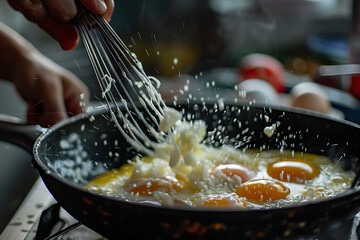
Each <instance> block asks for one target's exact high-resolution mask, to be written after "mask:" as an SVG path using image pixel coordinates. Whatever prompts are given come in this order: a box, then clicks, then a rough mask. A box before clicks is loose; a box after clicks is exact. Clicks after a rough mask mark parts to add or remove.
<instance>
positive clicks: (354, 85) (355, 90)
mask: <svg viewBox="0 0 360 240" xmlns="http://www.w3.org/2000/svg"><path fill="white" fill-rule="evenodd" d="M349 92H350V93H351V94H352V95H354V97H356V98H360V75H353V76H352V77H351V85H350V89H349Z"/></svg>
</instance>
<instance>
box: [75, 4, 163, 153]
mask: <svg viewBox="0 0 360 240" xmlns="http://www.w3.org/2000/svg"><path fill="white" fill-rule="evenodd" d="M75 27H76V28H77V30H78V32H79V35H80V38H81V39H82V41H83V44H84V47H85V49H86V52H87V54H88V57H89V60H90V63H91V65H92V68H93V70H94V72H95V75H96V78H97V80H98V83H99V85H100V88H101V91H102V97H103V99H104V100H105V101H106V103H107V105H108V107H109V109H110V113H111V115H112V119H113V120H114V122H115V124H116V126H117V128H118V129H119V131H120V132H121V134H122V135H123V136H124V137H125V138H126V140H127V141H128V142H129V143H130V144H131V145H132V146H133V147H134V148H135V149H137V150H139V151H141V152H143V153H144V154H146V155H151V154H153V151H154V149H155V147H156V146H157V145H158V144H159V143H161V142H162V141H164V139H165V137H164V136H165V133H164V132H163V131H161V130H159V124H160V121H161V120H162V119H163V118H164V115H165V114H166V113H165V111H166V108H167V107H166V105H165V103H164V101H163V100H162V98H161V95H160V93H159V92H158V91H157V89H156V88H155V87H154V84H156V86H157V87H158V86H159V85H160V82H159V81H158V80H157V79H156V78H154V77H151V76H148V75H147V74H146V73H145V72H144V70H143V67H142V64H141V62H140V61H138V59H137V57H136V55H135V54H134V53H132V52H131V51H130V50H129V49H128V47H127V46H126V45H125V43H124V42H123V41H122V40H121V39H120V37H119V36H118V35H117V34H116V32H115V31H114V29H113V28H112V27H111V26H110V24H109V23H108V22H107V21H106V20H105V19H104V18H103V17H101V16H99V15H96V14H93V13H91V12H89V11H86V10H85V11H83V12H82V13H80V14H79V15H78V17H77V19H76V21H75ZM139 106H140V108H141V109H142V111H140V110H139V108H138V107H139Z"/></svg>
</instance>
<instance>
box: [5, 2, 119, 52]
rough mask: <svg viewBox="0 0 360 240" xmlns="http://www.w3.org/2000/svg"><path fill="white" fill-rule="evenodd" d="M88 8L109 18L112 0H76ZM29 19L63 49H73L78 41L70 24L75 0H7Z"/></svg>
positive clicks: (75, 9) (74, 10)
mask: <svg viewBox="0 0 360 240" xmlns="http://www.w3.org/2000/svg"><path fill="white" fill-rule="evenodd" d="M78 1H80V2H81V3H82V4H83V5H84V6H85V7H86V8H87V9H88V10H90V11H91V12H93V13H95V14H99V15H102V16H103V17H104V18H105V19H106V20H107V21H109V20H110V18H111V16H112V13H113V11H114V0H78ZM8 2H9V4H10V5H11V6H12V7H13V8H14V9H16V10H18V11H20V12H21V13H22V14H23V15H24V16H25V17H26V18H27V19H28V20H29V21H32V22H34V23H36V24H37V25H38V26H39V27H40V28H42V29H43V30H44V31H45V32H47V33H49V34H50V36H52V37H53V38H54V39H55V40H56V41H58V42H59V44H60V46H61V47H62V49H64V50H72V49H74V48H75V47H76V46H77V44H78V41H79V36H78V33H77V31H76V29H75V27H74V26H73V25H72V24H71V22H70V21H71V20H72V19H73V18H74V17H75V16H76V15H77V11H78V8H77V6H76V0H61V1H58V0H36V1H33V0H8Z"/></svg>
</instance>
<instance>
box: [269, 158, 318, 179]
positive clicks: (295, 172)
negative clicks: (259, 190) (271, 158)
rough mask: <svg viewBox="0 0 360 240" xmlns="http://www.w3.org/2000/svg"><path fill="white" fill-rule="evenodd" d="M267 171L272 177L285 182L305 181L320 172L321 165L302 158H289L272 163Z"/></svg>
mask: <svg viewBox="0 0 360 240" xmlns="http://www.w3.org/2000/svg"><path fill="white" fill-rule="evenodd" d="M267 173H268V174H269V176H271V177H272V178H275V179H277V180H280V181H284V182H291V183H305V181H307V180H311V179H313V178H315V177H317V176H318V175H319V174H320V170H319V167H318V166H316V165H315V164H313V163H311V162H308V161H305V160H300V159H287V160H283V161H278V162H275V163H273V164H271V165H270V166H269V167H268V169H267Z"/></svg>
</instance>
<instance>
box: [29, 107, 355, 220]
mask: <svg viewBox="0 0 360 240" xmlns="http://www.w3.org/2000/svg"><path fill="white" fill-rule="evenodd" d="M184 104H201V105H203V104H204V102H198V103H196V102H192V103H188V102H187V103H178V105H179V106H180V105H184ZM205 104H214V102H205ZM178 105H177V106H178ZM228 105H229V103H227V102H225V106H228ZM230 105H231V106H239V107H255V108H262V109H264V108H268V109H270V108H271V110H276V111H285V112H290V113H295V114H301V115H305V116H306V117H314V118H321V119H325V120H329V121H335V122H337V123H340V124H344V125H347V126H351V127H355V128H358V129H360V125H359V124H356V123H353V122H350V121H347V120H345V119H337V118H333V117H330V116H328V115H326V114H322V113H318V112H314V111H311V110H305V109H300V108H292V107H288V106H283V105H272V104H268V103H251V104H249V102H248V101H243V102H242V101H238V102H237V103H230ZM168 106H169V105H168ZM108 111H109V108H108V106H99V107H96V108H95V109H93V110H92V111H90V112H86V113H82V114H78V115H76V116H72V117H70V118H69V119H67V120H64V121H61V122H59V123H57V124H55V125H53V126H51V127H50V128H48V129H47V130H46V131H45V132H43V133H41V134H40V135H39V137H38V138H37V139H36V140H35V143H34V146H33V162H34V166H35V167H37V169H38V171H39V172H40V173H43V174H47V175H51V177H52V178H55V179H56V180H57V181H59V182H61V183H63V184H65V185H70V186H71V187H72V188H75V189H76V190H77V191H81V192H86V193H87V194H90V195H95V196H96V197H100V198H105V199H107V200H110V201H116V202H120V203H123V204H131V205H134V206H136V207H141V208H151V209H153V208H157V209H161V210H164V211H181V212H186V213H192V214H194V213H197V212H199V213H201V212H207V213H213V214H223V213H226V214H239V213H241V212H249V211H251V212H255V211H256V212H263V213H264V214H266V213H270V212H273V211H279V210H284V211H286V210H287V211H289V210H295V209H297V208H302V207H306V206H310V205H319V204H323V203H325V202H333V201H339V200H340V199H343V198H346V197H350V196H352V195H356V194H360V187H355V188H353V189H349V190H347V191H345V192H342V193H339V194H337V195H336V196H332V197H328V198H326V199H321V200H311V201H307V202H300V203H294V204H290V205H285V206H281V207H274V208H267V209H236V210H235V211H234V209H232V208H191V207H189V206H156V205H146V204H142V203H138V202H131V201H125V200H122V199H120V198H118V197H116V196H110V195H105V194H101V193H96V192H93V191H90V190H88V189H86V188H84V187H83V186H80V185H78V184H75V183H73V182H72V181H69V180H66V179H64V178H63V177H60V176H59V175H58V174H57V173H56V172H55V171H54V170H53V169H51V168H49V167H48V166H46V165H45V164H44V163H43V161H42V160H41V157H40V155H39V151H38V149H39V146H41V143H42V142H43V140H44V139H46V137H47V136H49V135H50V134H51V133H52V132H54V131H56V130H58V129H61V128H62V127H64V126H67V125H70V124H71V123H74V122H77V121H81V120H84V119H86V118H89V117H91V116H95V117H96V116H101V114H104V113H107V112H108ZM340 201H341V200H340Z"/></svg>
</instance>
